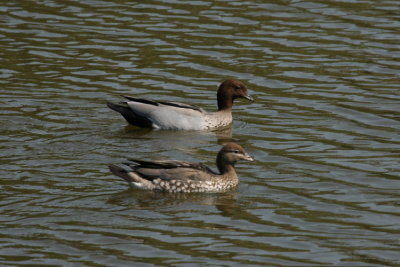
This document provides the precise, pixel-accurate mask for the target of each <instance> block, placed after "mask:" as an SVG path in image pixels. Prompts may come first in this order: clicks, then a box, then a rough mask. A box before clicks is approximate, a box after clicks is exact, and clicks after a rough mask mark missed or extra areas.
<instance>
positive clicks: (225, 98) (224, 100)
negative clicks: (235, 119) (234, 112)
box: [217, 91, 233, 111]
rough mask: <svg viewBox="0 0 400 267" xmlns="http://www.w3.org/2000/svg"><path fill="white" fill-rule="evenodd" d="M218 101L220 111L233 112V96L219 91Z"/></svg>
mask: <svg viewBox="0 0 400 267" xmlns="http://www.w3.org/2000/svg"><path fill="white" fill-rule="evenodd" d="M217 101H218V111H222V110H231V109H232V105H233V96H232V95H227V94H223V93H222V92H220V91H218V93H217Z"/></svg>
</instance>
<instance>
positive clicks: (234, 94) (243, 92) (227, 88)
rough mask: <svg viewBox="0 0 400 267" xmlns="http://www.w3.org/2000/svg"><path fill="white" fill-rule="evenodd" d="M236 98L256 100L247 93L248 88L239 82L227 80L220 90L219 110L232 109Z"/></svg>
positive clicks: (218, 96) (218, 94)
mask: <svg viewBox="0 0 400 267" xmlns="http://www.w3.org/2000/svg"><path fill="white" fill-rule="evenodd" d="M236 98H245V99H247V100H249V101H254V99H253V98H252V97H251V96H250V95H249V94H248V93H247V87H246V85H245V84H244V83H242V82H241V81H238V80H232V79H231V80H225V81H224V82H223V83H221V85H220V86H219V88H218V93H217V99H218V110H224V109H231V108H232V105H233V101H234V100H235V99H236Z"/></svg>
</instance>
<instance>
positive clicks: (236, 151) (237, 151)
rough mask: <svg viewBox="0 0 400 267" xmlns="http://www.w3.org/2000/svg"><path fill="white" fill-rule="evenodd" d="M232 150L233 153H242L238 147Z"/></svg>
mask: <svg viewBox="0 0 400 267" xmlns="http://www.w3.org/2000/svg"><path fill="white" fill-rule="evenodd" d="M232 152H233V153H235V154H239V153H240V151H239V150H237V149H235V150H232Z"/></svg>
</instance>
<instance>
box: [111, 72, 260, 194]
mask: <svg viewBox="0 0 400 267" xmlns="http://www.w3.org/2000/svg"><path fill="white" fill-rule="evenodd" d="M124 97H125V98H126V99H127V101H124V102H120V103H111V102H109V103H107V105H108V107H109V108H111V109H113V110H115V111H117V112H119V113H120V114H121V115H122V116H123V117H124V118H125V119H126V120H127V121H128V122H129V123H130V124H132V125H135V126H139V127H147V128H154V129H167V130H208V129H215V128H220V127H224V126H227V125H230V124H231V123H232V106H233V101H234V100H235V99H237V98H245V99H247V100H249V101H253V98H252V97H251V96H250V95H249V94H248V93H247V87H246V86H245V85H244V84H243V83H242V82H240V81H238V80H226V81H224V82H223V83H221V85H220V86H219V88H218V92H217V101H218V111H216V112H206V111H205V110H203V109H202V108H199V107H197V106H192V105H187V104H183V103H178V102H166V101H153V100H148V99H141V98H136V97H130V96H124ZM240 160H246V161H253V158H252V157H251V156H249V155H248V154H247V153H246V152H245V150H244V149H243V148H242V147H241V146H240V145H238V144H235V143H228V144H226V145H224V146H223V147H222V148H221V150H220V151H219V152H218V155H217V161H216V163H217V167H218V170H219V173H216V172H214V171H212V170H211V169H210V168H208V167H207V166H205V165H203V164H201V163H191V162H187V161H178V160H158V161H146V160H138V159H130V160H129V161H130V162H129V163H124V164H122V165H115V164H113V165H110V166H109V168H110V170H111V172H112V173H113V174H115V175H117V176H119V177H121V178H123V179H125V180H126V181H127V182H128V183H129V184H131V185H132V186H134V187H137V188H141V189H147V190H155V191H166V192H171V193H172V192H174V193H175V192H185V193H190V192H223V191H227V190H229V189H231V188H233V187H235V186H236V185H237V184H238V183H239V179H238V177H237V174H236V171H235V168H234V165H235V163H236V162H237V161H240Z"/></svg>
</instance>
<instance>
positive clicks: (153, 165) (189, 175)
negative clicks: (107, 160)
mask: <svg viewBox="0 0 400 267" xmlns="http://www.w3.org/2000/svg"><path fill="white" fill-rule="evenodd" d="M130 161H131V162H132V163H128V164H127V165H128V166H129V167H131V168H132V169H133V171H134V172H136V173H137V174H139V175H140V176H141V177H143V178H145V179H147V180H154V179H157V178H159V179H162V180H167V181H169V180H198V181H200V180H208V179H210V177H211V176H212V175H216V174H217V173H215V172H214V171H212V170H211V169H210V168H208V167H207V166H206V165H204V164H201V163H192V162H188V161H180V160H156V161H146V160H139V159H130Z"/></svg>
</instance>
